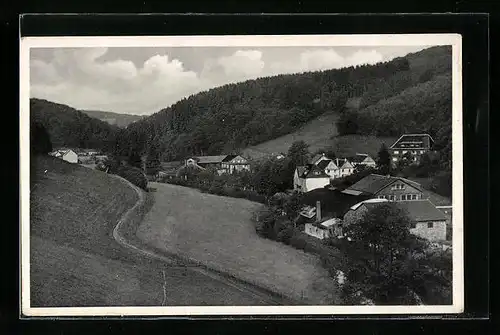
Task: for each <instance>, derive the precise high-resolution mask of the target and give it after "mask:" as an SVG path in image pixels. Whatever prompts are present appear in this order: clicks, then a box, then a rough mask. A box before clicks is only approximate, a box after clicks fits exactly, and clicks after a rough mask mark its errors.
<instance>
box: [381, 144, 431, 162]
mask: <svg viewBox="0 0 500 335" xmlns="http://www.w3.org/2000/svg"><path fill="white" fill-rule="evenodd" d="M408 151H409V152H411V154H412V156H413V157H414V159H415V162H417V163H418V162H419V161H420V156H422V155H423V154H424V153H426V152H427V151H429V149H421V148H418V149H413V148H408V149H403V150H402V149H389V153H390V154H391V159H392V163H393V164H396V163H397V162H399V161H400V160H401V159H402V158H403V155H404V154H405V153H406V152H408Z"/></svg>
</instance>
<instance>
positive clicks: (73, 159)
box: [49, 149, 78, 163]
mask: <svg viewBox="0 0 500 335" xmlns="http://www.w3.org/2000/svg"><path fill="white" fill-rule="evenodd" d="M49 155H51V156H53V157H57V158H60V159H62V160H65V161H66V162H69V163H78V155H77V153H76V152H75V151H73V150H71V149H58V150H55V151H53V152H51V153H49Z"/></svg>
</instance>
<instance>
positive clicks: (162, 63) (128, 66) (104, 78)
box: [30, 48, 200, 114]
mask: <svg viewBox="0 0 500 335" xmlns="http://www.w3.org/2000/svg"><path fill="white" fill-rule="evenodd" d="M106 51H107V49H106V48H82V49H58V50H56V51H55V52H54V57H53V60H52V61H51V62H44V61H40V60H36V59H34V60H32V62H31V64H30V65H31V74H32V82H31V91H32V94H31V95H32V96H35V97H39V98H44V99H48V100H52V101H57V102H61V103H66V104H68V105H70V106H73V107H75V108H81V109H104V110H109V111H116V112H124V113H137V114H151V113H153V112H156V111H158V110H159V109H161V108H164V107H166V106H168V105H171V104H172V103H174V102H176V101H178V100H179V99H180V98H181V97H182V96H185V95H189V94H193V93H195V92H197V91H198V90H199V87H200V80H199V78H198V76H197V74H196V73H194V72H192V71H186V70H185V69H184V67H183V64H182V62H181V61H179V60H177V59H172V60H171V59H169V58H168V56H160V55H155V56H152V57H151V58H149V59H148V60H147V61H145V62H144V64H143V65H142V67H139V68H138V67H136V66H135V65H134V63H133V62H131V61H126V60H121V59H118V60H111V61H106V62H102V61H100V60H99V58H100V57H102V56H103V55H105V54H106Z"/></svg>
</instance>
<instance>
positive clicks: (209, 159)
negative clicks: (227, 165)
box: [192, 155, 228, 164]
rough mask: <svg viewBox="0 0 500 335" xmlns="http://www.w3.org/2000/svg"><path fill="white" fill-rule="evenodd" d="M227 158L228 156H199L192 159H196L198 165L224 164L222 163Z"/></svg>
mask: <svg viewBox="0 0 500 335" xmlns="http://www.w3.org/2000/svg"><path fill="white" fill-rule="evenodd" d="M227 156H228V155H221V156H197V157H192V158H194V159H195V160H196V162H197V163H198V164H213V163H222V161H223V160H224V159H225V158H226V157H227Z"/></svg>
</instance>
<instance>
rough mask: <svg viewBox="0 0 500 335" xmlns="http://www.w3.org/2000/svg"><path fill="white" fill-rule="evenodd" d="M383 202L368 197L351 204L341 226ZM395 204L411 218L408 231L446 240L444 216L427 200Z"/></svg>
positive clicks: (433, 239)
mask: <svg viewBox="0 0 500 335" xmlns="http://www.w3.org/2000/svg"><path fill="white" fill-rule="evenodd" d="M384 202H388V200H387V199H369V200H364V201H362V202H360V203H358V204H356V205H354V206H352V207H351V208H350V210H349V211H347V213H346V214H345V215H344V220H343V226H344V227H346V226H348V225H350V224H353V223H356V222H357V221H358V220H360V219H361V218H362V217H363V216H364V215H365V214H366V213H367V212H368V211H370V210H371V209H373V208H375V207H376V206H378V205H380V204H381V203H384ZM397 206H399V207H400V208H402V209H404V210H405V211H406V212H407V213H408V217H409V218H410V219H411V220H412V226H411V227H410V233H412V234H414V235H416V236H419V237H422V238H425V239H427V240H429V241H445V240H446V217H445V215H444V214H443V213H442V212H441V211H440V210H438V209H437V208H436V206H434V205H433V204H432V203H431V202H430V201H429V200H427V199H425V200H416V201H400V202H397Z"/></svg>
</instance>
